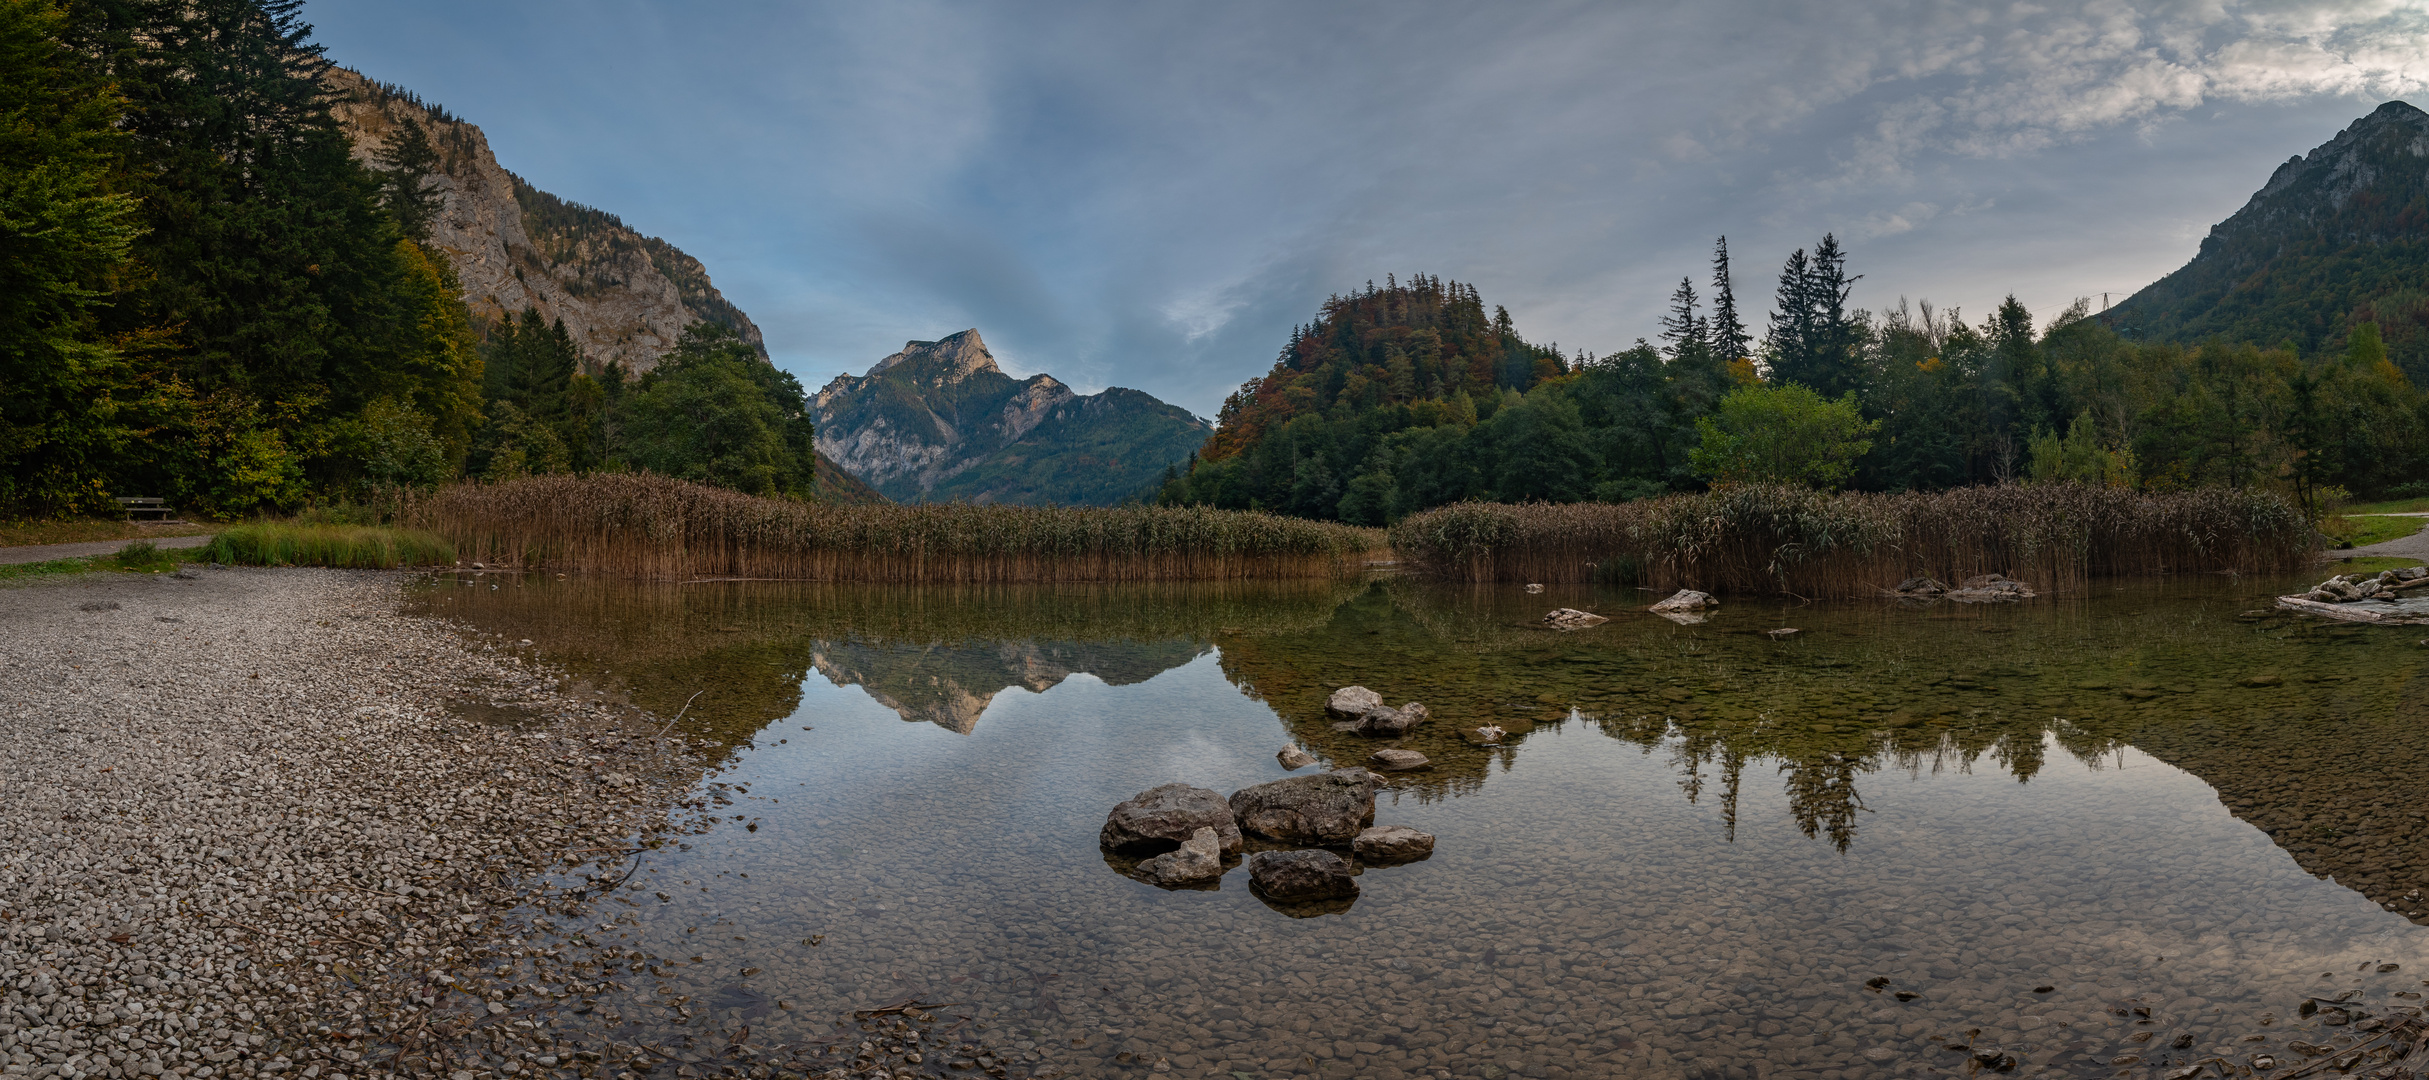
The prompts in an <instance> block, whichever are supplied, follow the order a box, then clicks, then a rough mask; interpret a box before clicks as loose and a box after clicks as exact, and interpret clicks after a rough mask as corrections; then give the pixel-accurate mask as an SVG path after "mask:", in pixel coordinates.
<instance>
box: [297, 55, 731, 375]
mask: <svg viewBox="0 0 2429 1080" xmlns="http://www.w3.org/2000/svg"><path fill="white" fill-rule="evenodd" d="M326 82H327V84H328V85H329V87H330V88H331V89H332V90H333V91H335V92H336V94H337V96H338V99H339V100H338V103H337V104H336V106H335V108H334V109H333V110H332V111H333V112H334V113H335V114H336V116H337V119H338V122H339V123H340V124H342V125H343V126H344V128H345V129H346V131H347V133H348V134H349V135H350V136H352V137H353V139H354V154H355V157H356V158H358V159H360V160H362V161H364V162H365V163H371V162H372V161H373V160H374V157H375V155H377V154H378V152H379V151H380V150H381V149H382V148H383V147H385V146H386V145H387V142H388V139H389V138H390V137H391V136H392V135H393V134H394V133H395V132H396V131H397V130H398V128H399V126H400V124H401V123H402V122H403V121H404V120H406V119H412V120H414V121H417V122H419V123H420V124H421V125H422V127H423V129H424V130H425V131H427V132H428V133H429V136H430V141H431V144H432V145H433V146H435V147H437V148H438V150H439V153H440V158H441V165H440V170H441V175H439V176H437V177H435V178H434V179H435V180H436V183H434V184H433V185H432V186H433V187H434V188H436V189H437V190H438V191H440V192H441V193H442V196H443V198H444V199H445V204H446V205H445V209H444V210H442V211H441V212H440V214H439V215H438V218H437V220H436V221H434V222H433V223H432V225H431V229H430V239H431V242H432V243H433V244H434V245H435V246H437V247H438V248H440V249H441V250H444V251H445V252H446V253H447V256H448V260H449V261H450V262H451V263H452V264H453V265H454V267H455V272H456V276H457V278H458V279H460V280H461V281H462V283H463V286H464V302H465V304H466V305H467V306H469V307H470V308H471V309H472V313H473V316H474V317H475V318H477V319H482V320H490V321H494V320H496V319H499V318H502V317H506V316H511V315H515V314H518V313H520V312H521V311H522V310H523V309H524V308H525V307H531V308H536V309H538V311H539V312H540V315H541V317H543V318H546V319H551V320H554V319H563V320H565V329H566V330H567V331H568V332H569V333H571V334H572V335H573V339H574V341H575V342H576V343H578V344H580V345H581V346H582V349H583V352H584V353H585V354H586V355H587V356H588V357H589V358H590V359H591V360H593V361H595V362H598V363H601V364H605V363H607V362H609V361H620V362H622V363H623V364H624V366H625V368H626V369H627V370H628V371H631V372H634V373H639V372H642V371H647V370H649V369H650V368H651V367H653V366H655V365H656V364H657V362H658V358H659V357H660V356H662V355H664V354H665V353H666V352H667V350H669V349H672V348H673V347H674V345H675V342H676V340H677V339H679V338H680V337H681V336H682V334H683V328H684V327H686V326H689V325H691V324H693V323H695V322H699V321H701V320H703V319H706V320H710V321H714V322H719V323H723V324H725V325H727V326H730V327H732V328H733V329H734V330H735V331H736V332H737V333H739V334H741V335H742V337H743V338H744V339H745V340H748V341H749V342H751V343H752V344H753V345H759V344H760V343H761V342H760V335H759V328H758V327H757V326H754V325H752V324H751V320H750V317H749V316H747V315H744V314H743V313H742V311H741V310H740V309H738V308H736V307H734V305H732V304H731V303H728V302H727V301H726V299H725V297H724V296H723V295H721V294H719V293H718V292H717V288H716V286H715V285H713V284H711V283H710V282H709V276H708V270H707V269H706V268H705V267H703V266H701V265H700V261H699V260H697V259H694V258H692V257H691V256H689V255H686V254H684V253H683V252H682V251H681V250H678V249H677V248H676V247H675V246H674V245H672V244H669V243H667V242H666V241H664V240H660V239H658V238H656V237H651V236H643V235H641V234H640V233H637V232H634V231H633V230H632V229H631V228H629V227H627V226H626V225H625V224H624V223H623V222H622V221H619V220H617V218H616V217H615V216H614V215H612V214H608V213H606V212H604V211H600V210H594V209H592V208H590V207H586V206H581V205H579V204H575V203H568V202H566V201H564V200H562V199H559V198H557V197H556V196H554V195H550V194H548V193H547V192H545V191H541V190H539V189H537V188H534V187H532V186H530V185H529V184H526V183H524V182H523V181H522V179H521V178H520V177H517V176H515V175H514V174H513V173H510V172H507V171H506V170H505V169H504V168H502V167H500V166H499V165H498V160H497V157H496V155H494V154H492V153H490V150H489V140H488V138H487V136H485V135H483V134H482V133H481V129H480V128H478V127H476V126H474V125H472V124H469V123H466V122H464V121H462V120H459V119H456V118H454V117H452V116H448V115H446V114H445V113H444V112H443V111H434V110H432V109H430V108H428V107H426V106H424V105H422V104H421V103H420V102H418V101H417V100H415V99H413V98H412V97H410V96H409V95H405V94H402V93H400V92H398V91H395V90H393V89H391V88H388V87H384V86H381V85H379V84H376V83H373V82H372V81H370V80H368V79H365V78H364V77H363V76H361V75H359V74H356V73H355V72H352V71H348V70H345V69H343V68H336V69H332V70H331V71H330V73H329V75H328V77H327V80H326ZM763 348H764V347H763Z"/></svg>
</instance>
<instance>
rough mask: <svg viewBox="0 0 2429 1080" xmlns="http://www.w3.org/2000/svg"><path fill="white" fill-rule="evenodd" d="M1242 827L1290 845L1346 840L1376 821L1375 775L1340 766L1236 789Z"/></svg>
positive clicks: (1234, 804) (1234, 807)
mask: <svg viewBox="0 0 2429 1080" xmlns="http://www.w3.org/2000/svg"><path fill="white" fill-rule="evenodd" d="M1231 816H1232V819H1233V820H1234V821H1237V822H1238V823H1239V825H1240V828H1243V829H1246V830H1248V831H1249V832H1253V833H1255V834H1257V835H1258V836H1262V837H1266V838H1268V839H1272V840H1279V841H1282V842H1283V843H1286V844H1346V843H1348V842H1349V841H1350V840H1351V839H1353V838H1355V837H1356V836H1357V835H1358V831H1359V830H1361V829H1364V828H1366V827H1367V826H1368V825H1371V824H1374V821H1375V774H1373V773H1370V772H1368V771H1366V770H1365V769H1358V768H1349V769H1335V770H1333V771H1331V772H1328V773H1323V774H1321V775H1317V776H1293V777H1289V778H1287V779H1282V780H1276V781H1273V782H1272V783H1266V784H1257V785H1255V786H1253V787H1244V788H1241V789H1240V790H1238V791H1235V792H1232V793H1231Z"/></svg>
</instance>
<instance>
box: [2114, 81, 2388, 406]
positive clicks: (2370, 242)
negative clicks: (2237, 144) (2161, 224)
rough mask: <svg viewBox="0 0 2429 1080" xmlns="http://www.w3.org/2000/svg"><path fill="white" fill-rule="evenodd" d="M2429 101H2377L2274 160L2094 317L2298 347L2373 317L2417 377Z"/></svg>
mask: <svg viewBox="0 0 2429 1080" xmlns="http://www.w3.org/2000/svg"><path fill="white" fill-rule="evenodd" d="M2425 269H2429V112H2423V111H2422V110H2420V109H2419V108H2416V107H2414V106H2413V105H2411V104H2410V103H2408V102H2403V101H2389V102H2386V103H2384V104H2382V105H2380V106H2379V107H2378V108H2376V109H2374V110H2372V111H2371V112H2370V113H2369V114H2368V115H2365V116H2363V117H2361V118H2360V119H2357V120H2355V121H2354V122H2353V123H2352V124H2350V125H2347V126H2346V127H2345V128H2344V130H2342V131H2339V132H2337V133H2336V135H2335V136H2334V137H2332V138H2330V139H2329V140H2328V141H2326V142H2324V143H2321V144H2320V145H2318V146H2316V147H2314V148H2312V150H2311V151H2310V152H2309V153H2307V154H2297V155H2294V156H2293V157H2290V158H2288V159H2287V160H2286V161H2285V162H2284V163H2283V164H2280V165H2279V166H2278V167H2277V168H2276V169H2274V170H2272V171H2271V172H2270V174H2269V178H2268V180H2267V182H2266V183H2264V184H2262V185H2261V187H2260V189H2259V190H2257V191H2255V192H2253V194H2252V197H2251V199H2250V200H2248V201H2247V202H2246V203H2245V204H2244V205H2243V207H2242V208H2240V209H2238V210H2237V211H2236V212H2235V213H2233V214H2231V215H2229V216H2228V217H2227V218H2226V219H2225V220H2224V221H2221V222H2219V223H2218V224H2217V225H2215V226H2213V227H2212V228H2211V229H2210V232H2209V234H2208V235H2206V236H2204V237H2203V238H2202V241H2201V246H2200V248H2199V250H2198V251H2196V252H2195V254H2194V255H2193V257H2192V258H2191V259H2190V260H2188V261H2187V262H2186V263H2185V264H2184V265H2183V266H2182V267H2179V268H2178V269H2177V270H2175V271H2174V272H2172V273H2170V274H2168V275H2167V276H2165V277H2162V278H2160V279H2159V280H2158V281H2155V282H2153V283H2151V284H2150V285H2148V286H2146V287H2144V288H2143V289H2142V290H2140V291H2138V292H2136V293H2134V294H2133V295H2132V296H2129V297H2127V298H2126V299H2125V300H2124V301H2122V302H2120V303H2119V304H2118V305H2117V306H2115V307H2113V308H2110V309H2109V310H2108V311H2106V312H2103V313H2102V316H2101V317H2102V318H2103V319H2105V320H2106V321H2108V322H2109V324H2110V325H2112V326H2115V327H2117V328H2118V329H2119V330H2120V331H2121V332H2123V333H2126V334H2128V335H2129V336H2134V337H2140V338H2145V339H2150V340H2161V341H2199V340H2203V339H2206V338H2209V337H2212V336H2222V337H2225V338H2228V339H2230V340H2243V341H2255V342H2269V343H2275V342H2278V341H2285V340H2291V341H2293V342H2294V343H2295V344H2296V346H2298V347H2299V348H2301V349H2303V350H2304V351H2306V352H2309V351H2319V350H2331V349H2336V348H2339V347H2341V346H2342V345H2343V343H2344V340H2345V338H2346V335H2347V334H2349V333H2350V332H2351V329H2352V328H2353V327H2354V326H2355V325H2357V324H2359V323H2362V322H2373V323H2376V324H2378V326H2379V330H2380V332H2381V334H2382V335H2383V337H2384V338H2385V341H2386V345H2387V349H2388V353H2389V358H2390V359H2392V360H2394V361H2395V362H2396V364H2397V366H2399V367H2400V368H2402V369H2404V371H2405V372H2406V373H2407V374H2408V375H2410V376H2411V377H2412V378H2413V379H2414V380H2415V381H2429V280H2425V275H2424V270H2425Z"/></svg>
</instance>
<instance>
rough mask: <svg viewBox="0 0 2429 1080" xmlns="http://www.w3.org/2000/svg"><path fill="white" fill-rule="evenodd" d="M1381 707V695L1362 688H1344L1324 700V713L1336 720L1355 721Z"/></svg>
mask: <svg viewBox="0 0 2429 1080" xmlns="http://www.w3.org/2000/svg"><path fill="white" fill-rule="evenodd" d="M1382 707H1383V695H1381V694H1378V693H1376V692H1374V691H1372V690H1369V689H1367V688H1365V687H1363V686H1344V687H1342V688H1341V689H1339V690H1335V691H1333V696H1331V697H1329V698H1326V699H1325V700H1324V711H1325V712H1326V713H1328V714H1330V715H1331V716H1332V717H1333V718H1334V719H1336V720H1355V719H1357V718H1359V717H1361V716H1364V715H1366V711H1367V710H1368V709H1380V708H1382Z"/></svg>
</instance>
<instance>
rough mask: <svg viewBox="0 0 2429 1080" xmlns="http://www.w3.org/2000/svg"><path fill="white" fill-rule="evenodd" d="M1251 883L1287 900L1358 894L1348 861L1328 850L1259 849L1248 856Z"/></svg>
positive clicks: (1267, 894) (1269, 896) (1266, 893)
mask: <svg viewBox="0 0 2429 1080" xmlns="http://www.w3.org/2000/svg"><path fill="white" fill-rule="evenodd" d="M1248 884H1249V885H1250V886H1251V887H1253V888H1255V889H1256V891H1257V892H1259V893H1261V894H1263V895H1264V896H1265V898H1266V899H1269V900H1279V901H1283V902H1285V903H1304V902H1306V901H1310V900H1334V899H1338V898H1341V897H1345V896H1356V895H1358V879H1357V878H1355V877H1352V876H1351V875H1350V872H1349V862H1348V860H1346V859H1343V858H1342V857H1341V856H1339V855H1335V854H1333V853H1332V852H1329V851H1260V852H1258V853H1256V854H1254V855H1251V856H1249V857H1248Z"/></svg>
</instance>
